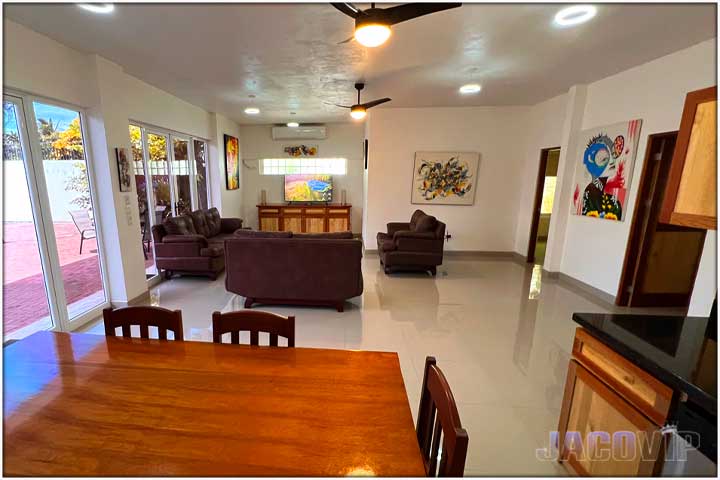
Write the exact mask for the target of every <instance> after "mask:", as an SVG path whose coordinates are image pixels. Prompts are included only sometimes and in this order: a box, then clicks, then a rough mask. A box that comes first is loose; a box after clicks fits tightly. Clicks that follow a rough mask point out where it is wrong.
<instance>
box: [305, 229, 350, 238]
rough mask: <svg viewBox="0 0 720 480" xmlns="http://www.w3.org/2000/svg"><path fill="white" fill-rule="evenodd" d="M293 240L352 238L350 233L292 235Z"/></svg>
mask: <svg viewBox="0 0 720 480" xmlns="http://www.w3.org/2000/svg"><path fill="white" fill-rule="evenodd" d="M293 238H335V239H348V238H353V234H352V232H347V231H346V232H322V233H293Z"/></svg>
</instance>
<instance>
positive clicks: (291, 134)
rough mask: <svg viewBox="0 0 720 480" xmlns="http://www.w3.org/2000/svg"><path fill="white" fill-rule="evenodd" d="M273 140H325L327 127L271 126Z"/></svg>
mask: <svg viewBox="0 0 720 480" xmlns="http://www.w3.org/2000/svg"><path fill="white" fill-rule="evenodd" d="M272 138H273V140H301V139H302V140H325V139H326V138H327V127H324V126H317V125H313V126H302V125H301V126H299V127H272Z"/></svg>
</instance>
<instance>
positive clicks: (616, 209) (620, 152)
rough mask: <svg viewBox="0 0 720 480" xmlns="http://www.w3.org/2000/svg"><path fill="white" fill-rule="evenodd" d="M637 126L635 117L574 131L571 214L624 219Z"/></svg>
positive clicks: (638, 126)
mask: <svg viewBox="0 0 720 480" xmlns="http://www.w3.org/2000/svg"><path fill="white" fill-rule="evenodd" d="M641 126H642V120H640V119H637V120H630V121H628V122H620V123H615V124H612V125H606V126H604V127H597V128H591V129H588V130H583V131H582V132H580V133H579V134H578V140H577V145H578V150H577V156H576V158H575V162H576V166H575V177H574V179H573V180H574V186H573V197H572V202H573V209H572V213H573V214H575V215H582V216H585V217H593V218H600V219H603V220H613V221H619V222H621V221H623V220H625V211H626V209H627V204H626V202H627V199H628V192H627V189H628V188H630V183H631V182H632V173H633V168H634V167H635V155H636V154H637V147H638V139H639V137H640V127H641Z"/></svg>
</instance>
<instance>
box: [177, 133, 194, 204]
mask: <svg viewBox="0 0 720 480" xmlns="http://www.w3.org/2000/svg"><path fill="white" fill-rule="evenodd" d="M172 142H173V162H172V175H173V182H174V183H173V190H174V192H175V213H176V215H184V214H186V213H190V212H191V211H192V191H191V189H190V188H191V187H190V158H189V157H188V143H189V142H188V141H187V140H185V139H182V138H175V137H173V139H172Z"/></svg>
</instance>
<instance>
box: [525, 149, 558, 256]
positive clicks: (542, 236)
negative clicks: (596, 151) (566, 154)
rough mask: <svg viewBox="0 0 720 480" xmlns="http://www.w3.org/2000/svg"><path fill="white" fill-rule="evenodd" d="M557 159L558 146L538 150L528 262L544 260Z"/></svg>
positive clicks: (553, 197)
mask: <svg viewBox="0 0 720 480" xmlns="http://www.w3.org/2000/svg"><path fill="white" fill-rule="evenodd" d="M559 160H560V147H553V148H545V149H543V150H541V151H540V167H539V168H538V176H537V184H536V186H535V204H534V207H533V216H532V223H531V224H530V241H529V242H528V252H527V262H528V263H535V264H538V265H542V264H543V263H544V262H545V250H546V248H547V239H548V232H549V231H550V218H551V216H552V209H553V201H554V199H555V185H556V182H557V171H558V162H559Z"/></svg>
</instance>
